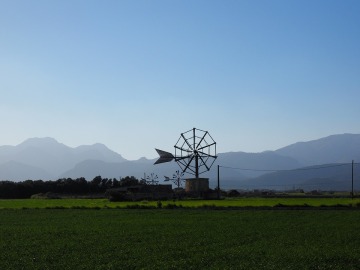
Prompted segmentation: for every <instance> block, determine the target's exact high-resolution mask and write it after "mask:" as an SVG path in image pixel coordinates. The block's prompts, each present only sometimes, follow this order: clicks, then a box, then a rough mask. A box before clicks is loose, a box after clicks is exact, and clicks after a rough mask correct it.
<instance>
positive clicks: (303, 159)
mask: <svg viewBox="0 0 360 270" xmlns="http://www.w3.org/2000/svg"><path fill="white" fill-rule="evenodd" d="M352 159H354V160H355V161H358V162H359V161H360V134H342V135H332V136H329V137H325V138H321V139H318V140H313V141H309V142H299V143H295V144H292V145H289V146H286V147H283V148H280V149H278V150H276V151H266V152H261V153H245V152H228V153H220V154H218V159H217V160H216V162H215V163H214V165H213V167H212V169H211V171H210V172H207V173H205V174H202V175H201V176H202V177H209V178H210V186H211V187H213V188H214V187H216V185H217V165H220V166H221V167H220V178H221V187H222V188H227V189H229V188H242V187H244V186H247V187H256V188H261V187H263V188H264V187H267V188H269V187H280V189H282V188H283V187H285V186H286V187H289V186H300V185H304V186H309V187H310V186H311V185H312V184H314V183H317V184H318V186H321V185H322V186H323V187H324V185H323V184H322V183H321V182H324V181H325V183H329V185H330V184H331V185H332V186H338V187H341V188H343V187H347V186H344V185H342V184H339V183H347V184H348V181H349V180H348V179H349V169H348V168H345V167H334V169H331V168H329V169H328V170H323V169H322V170H317V171H316V172H315V171H314V172H313V173H310V172H311V171H307V170H299V171H289V170H292V169H298V168H302V167H306V166H308V167H309V166H314V165H321V164H337V163H339V162H340V163H350V162H351V160H352ZM155 160H156V159H154V160H148V159H146V158H140V159H139V160H135V161H128V160H126V159H124V158H123V157H122V156H121V155H120V154H118V153H116V152H114V151H112V150H110V149H109V148H107V147H106V146H105V145H103V144H94V145H83V146H79V147H76V148H71V147H68V146H66V145H64V144H61V143H59V142H57V141H56V140H55V139H52V138H32V139H28V140H26V141H25V142H23V143H21V144H19V145H17V146H0V180H14V181H19V180H26V179H49V180H50V179H52V180H56V179H58V178H62V177H71V178H78V177H85V178H86V179H88V180H91V179H93V178H94V177H95V176H97V175H101V176H102V177H104V178H105V177H107V178H119V177H125V176H135V177H137V178H140V177H143V176H144V173H146V174H147V175H148V174H150V173H155V174H157V175H158V177H159V180H160V181H162V180H163V179H164V176H168V177H172V175H173V174H174V173H175V171H176V170H179V167H178V166H177V164H176V163H175V162H170V163H164V164H158V165H156V166H154V165H153V164H154V162H155ZM270 170H284V171H278V172H273V173H269V171H270ZM356 172H357V171H356ZM185 177H193V176H192V175H185ZM347 184H346V185H347ZM331 185H330V186H331ZM330 186H329V187H330Z"/></svg>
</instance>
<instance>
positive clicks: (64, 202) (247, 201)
mask: <svg viewBox="0 0 360 270" xmlns="http://www.w3.org/2000/svg"><path fill="white" fill-rule="evenodd" d="M168 205H170V206H174V205H176V206H178V207H179V206H182V207H194V208H196V207H204V206H215V207H216V206H217V207H273V206H278V205H284V206H313V207H318V206H339V205H342V206H354V207H359V206H360V199H359V198H357V199H353V200H352V199H350V198H301V197H299V198H236V199H225V200H180V201H162V206H163V207H167V206H168ZM132 206H138V207H157V202H156V201H140V202H109V200H107V199H51V200H50V199H17V200H0V209H22V208H129V207H132Z"/></svg>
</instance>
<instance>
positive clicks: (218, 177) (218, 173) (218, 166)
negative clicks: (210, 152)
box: [217, 165, 220, 200]
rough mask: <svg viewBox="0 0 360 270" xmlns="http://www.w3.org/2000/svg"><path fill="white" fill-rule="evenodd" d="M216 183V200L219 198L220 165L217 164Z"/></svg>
mask: <svg viewBox="0 0 360 270" xmlns="http://www.w3.org/2000/svg"><path fill="white" fill-rule="evenodd" d="M217 169H218V170H217V182H218V183H217V184H218V190H217V197H218V200H220V165H217Z"/></svg>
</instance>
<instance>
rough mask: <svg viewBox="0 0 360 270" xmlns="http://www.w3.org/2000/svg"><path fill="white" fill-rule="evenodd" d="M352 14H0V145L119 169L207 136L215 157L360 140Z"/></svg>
mask: <svg viewBox="0 0 360 270" xmlns="http://www.w3.org/2000/svg"><path fill="white" fill-rule="evenodd" d="M359 14H360V1H357V0H347V1H340V0H338V1H333V0H317V1H313V0H301V1H300V0H299V1H295V0H274V1H267V0H251V1H250V0H249V1H245V0H243V1H241V0H239V1H230V0H229V1H220V0H219V1H211V0H204V1H189V0H184V1H175V0H174V1H157V0H154V1H130V0H129V1H115V0H109V1H100V0H96V1H95V0H72V1H70V0H60V1H57V0H52V1H47V0H34V1H27V0H22V1H20V0H0V94H1V95H0V126H1V128H0V130H1V132H0V145H16V144H19V143H21V142H22V141H24V140H25V139H27V138H30V137H53V138H55V139H57V140H58V141H59V142H62V143H64V144H66V145H69V146H72V147H75V146H78V145H81V144H93V143H97V142H100V143H104V144H105V145H107V146H108V147H109V148H111V149H113V150H115V151H117V152H118V153H120V154H122V155H123V156H124V157H125V158H127V159H138V158H140V157H142V156H146V157H148V158H155V157H156V156H157V154H156V152H155V150H154V148H155V147H157V148H160V149H164V150H169V151H172V150H173V146H174V144H175V143H176V141H177V140H178V138H179V136H180V133H181V132H185V131H187V130H189V129H191V128H193V127H196V128H200V129H202V130H208V131H209V132H210V134H211V135H212V137H213V138H214V139H215V141H216V142H217V144H218V145H217V146H218V147H217V148H218V152H227V151H245V152H260V151H264V150H275V149H277V148H280V147H283V146H286V145H288V144H291V143H295V142H297V141H308V140H312V139H317V138H320V137H324V136H328V135H331V134H339V133H360V125H359V116H360V104H359V101H360V49H359V48H360V30H359V29H360V27H359V26H360V16H359Z"/></svg>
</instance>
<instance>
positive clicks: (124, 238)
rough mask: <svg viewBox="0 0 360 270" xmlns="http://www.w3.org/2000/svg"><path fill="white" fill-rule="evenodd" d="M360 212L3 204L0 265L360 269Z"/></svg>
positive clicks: (36, 266)
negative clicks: (22, 206)
mask: <svg viewBox="0 0 360 270" xmlns="http://www.w3.org/2000/svg"><path fill="white" fill-rule="evenodd" d="M359 230H360V211H356V210H355V211H353V210H298V211H294V210H281V211H279V210H277V211H273V210H255V211H252V210H204V209H198V210H196V209H192V210H189V209H176V210H167V209H153V210H151V209H143V210H141V209H100V210H95V209H27V210H11V209H9V210H6V209H3V210H0V269H347V270H348V269H359V267H360V255H359V254H360V234H359Z"/></svg>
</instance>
